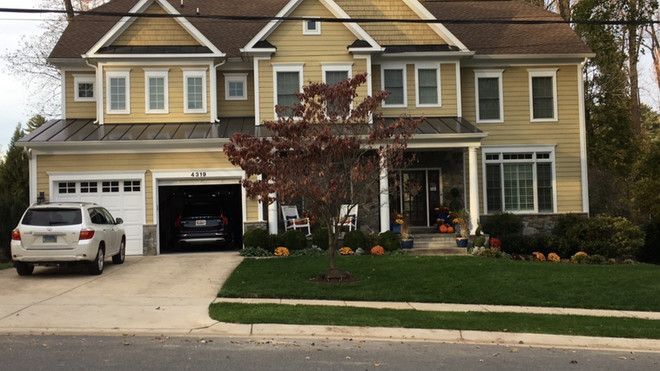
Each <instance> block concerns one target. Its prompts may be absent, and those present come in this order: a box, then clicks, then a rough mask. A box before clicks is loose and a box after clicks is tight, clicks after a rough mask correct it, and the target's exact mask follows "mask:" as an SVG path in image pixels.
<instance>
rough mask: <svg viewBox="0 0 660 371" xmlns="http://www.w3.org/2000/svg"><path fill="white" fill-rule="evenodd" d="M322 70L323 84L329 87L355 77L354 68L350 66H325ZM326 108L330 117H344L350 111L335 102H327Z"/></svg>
mask: <svg viewBox="0 0 660 371" xmlns="http://www.w3.org/2000/svg"><path fill="white" fill-rule="evenodd" d="M322 69H323V82H324V83H325V84H328V85H335V84H337V83H339V82H342V81H345V80H347V79H349V78H350V77H351V76H352V75H353V67H352V66H351V65H350V64H328V65H323V68H322ZM326 106H327V107H326V108H327V111H328V115H329V116H344V115H346V114H347V113H348V111H349V109H350V107H349V106H346V105H345V106H344V107H341V105H340V104H339V103H335V102H327V103H326Z"/></svg>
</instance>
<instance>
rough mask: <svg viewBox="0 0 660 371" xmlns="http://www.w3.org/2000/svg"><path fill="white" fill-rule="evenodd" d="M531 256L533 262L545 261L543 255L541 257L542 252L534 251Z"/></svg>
mask: <svg viewBox="0 0 660 371" xmlns="http://www.w3.org/2000/svg"><path fill="white" fill-rule="evenodd" d="M532 256H533V257H534V260H535V261H538V262H544V261H545V255H543V253H542V252H538V251H534V252H533V253H532Z"/></svg>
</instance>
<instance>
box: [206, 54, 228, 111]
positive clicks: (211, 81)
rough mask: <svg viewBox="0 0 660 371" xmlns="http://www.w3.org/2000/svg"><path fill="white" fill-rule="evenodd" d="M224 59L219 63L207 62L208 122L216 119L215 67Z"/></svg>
mask: <svg viewBox="0 0 660 371" xmlns="http://www.w3.org/2000/svg"><path fill="white" fill-rule="evenodd" d="M225 63H226V61H223V62H221V63H220V64H219V65H217V66H216V65H214V64H213V62H210V63H209V85H210V87H209V94H210V97H209V101H210V107H211V108H210V109H209V122H216V121H218V69H217V67H219V66H221V65H223V64H225Z"/></svg>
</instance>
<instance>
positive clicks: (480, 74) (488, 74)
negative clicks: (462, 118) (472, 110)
mask: <svg viewBox="0 0 660 371" xmlns="http://www.w3.org/2000/svg"><path fill="white" fill-rule="evenodd" d="M503 73H504V70H476V71H474V98H475V107H476V115H477V124H501V123H503V122H504V82H503V81H504V80H503ZM480 78H486V79H492V78H497V79H498V89H499V94H500V97H499V100H500V118H499V119H497V120H496V119H483V120H482V119H481V117H480V116H479V79H480Z"/></svg>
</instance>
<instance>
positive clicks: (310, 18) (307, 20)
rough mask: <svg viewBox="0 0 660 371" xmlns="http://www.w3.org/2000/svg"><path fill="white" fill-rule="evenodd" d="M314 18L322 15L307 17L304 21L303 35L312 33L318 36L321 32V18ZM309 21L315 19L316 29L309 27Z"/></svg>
mask: <svg viewBox="0 0 660 371" xmlns="http://www.w3.org/2000/svg"><path fill="white" fill-rule="evenodd" d="M314 18H321V17H306V18H305V19H303V21H302V33H303V35H312V36H317V35H320V34H321V21H320V20H315V19H314ZM309 21H314V22H315V23H316V29H314V30H311V29H309V28H307V22H309Z"/></svg>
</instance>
